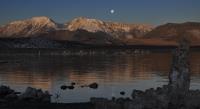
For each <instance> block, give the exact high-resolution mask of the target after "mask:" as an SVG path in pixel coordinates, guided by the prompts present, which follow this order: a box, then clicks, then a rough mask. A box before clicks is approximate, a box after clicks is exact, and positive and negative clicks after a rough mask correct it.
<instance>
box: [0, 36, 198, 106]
mask: <svg viewBox="0 0 200 109" xmlns="http://www.w3.org/2000/svg"><path fill="white" fill-rule="evenodd" d="M189 48H190V47H189V42H187V41H186V40H183V41H182V42H181V44H180V46H179V48H177V50H176V52H175V53H174V57H173V63H172V67H171V71H170V73H169V83H168V84H167V85H164V86H162V87H157V88H156V89H153V88H150V89H147V90H145V91H140V90H133V92H132V95H131V98H114V97H113V98H112V99H106V98H91V99H90V102H89V103H71V104H59V103H51V95H50V94H49V93H48V92H47V91H45V92H44V91H42V90H40V89H35V88H31V87H28V88H27V89H26V91H25V92H24V93H18V92H15V91H14V90H12V89H10V88H9V87H7V86H1V87H0V109H46V108H49V109H199V108H200V102H199V101H200V90H189V87H190V69H189V62H188V57H189ZM91 86H94V87H98V84H97V83H95V84H92V85H91ZM65 87H66V88H68V86H62V87H61V88H65ZM124 93H125V92H124ZM122 94H123V93H122Z"/></svg>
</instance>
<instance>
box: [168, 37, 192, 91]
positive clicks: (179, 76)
mask: <svg viewBox="0 0 200 109" xmlns="http://www.w3.org/2000/svg"><path fill="white" fill-rule="evenodd" d="M189 48H190V46H189V42H188V41H187V40H186V39H183V40H182V41H181V42H180V46H179V48H178V49H177V51H176V53H175V54H174V56H173V63H172V64H173V65H172V69H171V72H170V74H169V85H170V86H171V87H172V90H174V91H176V92H185V91H188V90H189V87H190V74H189V73H190V69H189V62H188V57H189Z"/></svg>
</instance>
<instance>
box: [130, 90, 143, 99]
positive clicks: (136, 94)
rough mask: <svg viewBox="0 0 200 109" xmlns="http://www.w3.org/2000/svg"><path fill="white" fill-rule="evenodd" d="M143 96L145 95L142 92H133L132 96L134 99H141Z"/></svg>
mask: <svg viewBox="0 0 200 109" xmlns="http://www.w3.org/2000/svg"><path fill="white" fill-rule="evenodd" d="M143 95H144V92H143V91H140V90H133V93H132V94H131V96H132V98H133V99H135V98H138V97H141V96H143Z"/></svg>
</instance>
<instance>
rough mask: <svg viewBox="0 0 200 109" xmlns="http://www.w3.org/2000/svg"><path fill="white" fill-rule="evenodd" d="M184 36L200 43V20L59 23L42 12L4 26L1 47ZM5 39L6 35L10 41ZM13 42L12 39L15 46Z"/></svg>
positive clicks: (163, 41) (159, 42) (129, 42)
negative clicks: (153, 22)
mask: <svg viewBox="0 0 200 109" xmlns="http://www.w3.org/2000/svg"><path fill="white" fill-rule="evenodd" d="M184 36H187V38H188V39H189V40H190V41H191V42H192V45H194V46H195V45H197V46H200V23H197V22H186V23H167V24H164V25H160V26H157V27H153V26H151V25H146V24H126V23H119V22H106V21H101V20H98V19H91V18H86V17H78V18H75V19H73V20H71V21H68V22H66V23H63V24H58V23H56V22H55V21H53V20H52V19H50V18H48V17H45V16H42V17H33V18H30V19H25V20H19V21H14V22H11V23H9V24H7V25H4V26H1V27H0V45H1V46H0V48H1V47H3V46H4V45H7V46H9V47H11V48H12V47H14V48H15V47H16V48H24V47H25V48H31V47H34V48H43V47H44V48H48V44H49V46H51V47H53V48H56V47H58V48H60V47H61V46H62V45H63V43H64V45H63V46H66V45H67V44H68V43H70V42H72V43H74V42H75V43H78V44H81V45H84V44H85V45H91V46H96V45H98V46H108V45H110V46H134V45H145V46H177V43H178V41H179V40H180V39H181V38H183V37H184ZM24 38H26V39H27V40H24ZM2 39H6V42H7V43H8V44H7V43H4V42H3V41H2ZM9 39H23V40H10V41H9ZM29 40H31V41H29ZM13 41H14V42H13ZM60 42H62V44H61V43H60ZM65 42H66V43H65ZM9 43H12V44H11V45H12V46H10V45H9ZM42 43H44V46H43V45H42ZM37 45H38V46H37ZM58 45H59V46H58ZM7 46H5V47H7Z"/></svg>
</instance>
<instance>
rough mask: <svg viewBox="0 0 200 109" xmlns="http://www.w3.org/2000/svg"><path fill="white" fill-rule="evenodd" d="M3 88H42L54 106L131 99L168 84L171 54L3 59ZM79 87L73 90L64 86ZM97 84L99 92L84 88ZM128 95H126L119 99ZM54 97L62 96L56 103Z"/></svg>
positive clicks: (196, 85)
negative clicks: (99, 99)
mask: <svg viewBox="0 0 200 109" xmlns="http://www.w3.org/2000/svg"><path fill="white" fill-rule="evenodd" d="M0 60H1V61H2V60H3V61H7V63H1V64H0V84H3V85H9V86H10V87H11V88H13V89H15V90H17V91H21V92H23V91H24V90H25V88H26V87H28V86H31V87H35V88H42V89H43V90H49V91H50V93H51V94H53V97H52V101H54V102H65V103H71V102H86V101H89V99H90V97H107V98H111V97H130V95H131V93H132V90H133V89H140V90H145V89H147V88H152V87H154V88H156V87H158V86H162V85H164V84H167V83H168V73H169V71H170V65H171V60H172V53H171V52H170V51H165V52H158V51H147V52H136V53H124V54H118V55H113V54H112V55H110V54H94V55H67V56H31V55H14V54H13V55H10V56H5V55H1V56H0ZM190 62H191V71H192V72H191V73H192V74H191V79H192V81H191V89H200V52H198V51H192V52H191V54H190ZM71 82H75V83H77V85H76V88H75V89H74V90H65V91H63V90H61V89H60V86H61V85H64V84H66V85H68V84H70V83H71ZM93 82H96V83H98V84H99V88H98V89H96V90H95V89H90V88H81V87H80V86H81V85H86V84H90V83H93ZM121 91H125V92H126V95H125V96H122V95H120V92H121ZM55 95H60V97H59V98H58V99H57V98H56V97H55Z"/></svg>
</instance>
